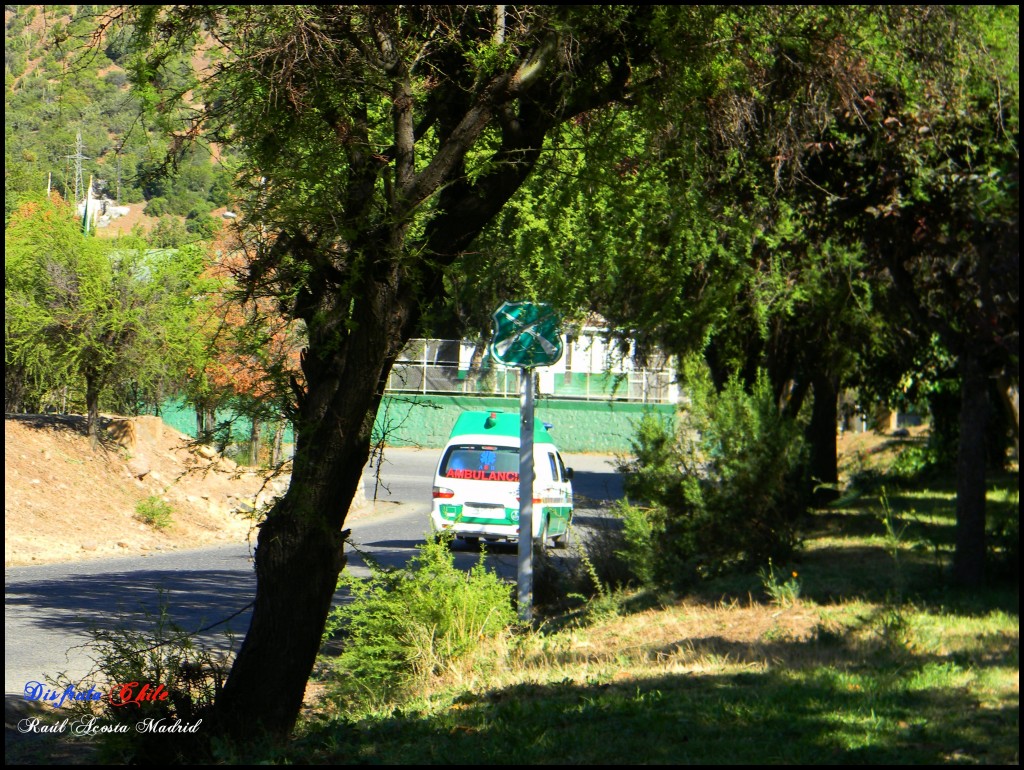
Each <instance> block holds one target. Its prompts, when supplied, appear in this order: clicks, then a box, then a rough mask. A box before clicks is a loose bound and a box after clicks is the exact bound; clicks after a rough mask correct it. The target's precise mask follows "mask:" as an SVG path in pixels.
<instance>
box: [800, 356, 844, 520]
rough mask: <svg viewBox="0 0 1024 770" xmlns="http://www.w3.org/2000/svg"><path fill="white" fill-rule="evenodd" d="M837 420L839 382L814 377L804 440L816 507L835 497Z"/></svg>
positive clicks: (827, 376) (821, 375)
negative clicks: (805, 438) (808, 446)
mask: <svg viewBox="0 0 1024 770" xmlns="http://www.w3.org/2000/svg"><path fill="white" fill-rule="evenodd" d="M838 421H839V380H838V378H836V377H831V376H829V375H827V374H819V375H817V376H816V377H815V378H814V406H813V408H812V411H811V422H810V424H809V425H808V426H807V438H808V443H809V444H810V447H811V478H813V479H814V483H815V485H826V486H827V487H830V488H817V489H815V491H814V499H815V502H816V503H817V504H819V505H821V504H824V503H827V502H831V501H832V500H834V499H835V498H836V497H837V496H838V494H839V493H838V490H837V489H836V485H837V484H838V483H839V464H838V458H837V454H838V453H837V447H836V425H837V424H838Z"/></svg>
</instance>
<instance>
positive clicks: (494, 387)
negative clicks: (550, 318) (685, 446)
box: [387, 336, 679, 404]
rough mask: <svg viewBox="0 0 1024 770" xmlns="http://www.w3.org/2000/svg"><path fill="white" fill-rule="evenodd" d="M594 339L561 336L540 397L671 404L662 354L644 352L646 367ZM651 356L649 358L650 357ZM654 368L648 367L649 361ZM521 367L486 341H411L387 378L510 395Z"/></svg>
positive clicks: (398, 387)
mask: <svg viewBox="0 0 1024 770" xmlns="http://www.w3.org/2000/svg"><path fill="white" fill-rule="evenodd" d="M619 347H621V346H619ZM628 352H629V351H626V353H623V352H621V351H620V350H617V349H616V346H615V345H614V344H608V343H606V342H604V341H603V340H601V339H600V338H598V337H592V336H588V337H580V338H578V339H571V340H566V354H565V355H564V356H563V358H562V360H560V361H559V362H557V363H556V364H554V365H552V366H548V367H540V368H538V369H536V370H535V371H536V372H537V389H538V393H539V394H541V395H547V396H551V397H554V398H570V399H582V400H586V401H602V400H604V401H607V400H616V401H633V402H640V403H652V404H658V403H675V402H676V401H677V400H678V396H679V393H678V388H677V386H676V382H675V372H674V371H673V370H672V368H671V367H670V365H669V362H668V361H667V359H666V358H665V357H664V356H657V357H655V356H648V360H647V364H648V366H644V367H640V366H637V365H636V362H635V358H634V357H632V356H630V355H628ZM652 359H653V360H652ZM652 363H653V364H655V366H653V367H652V366H650V365H651V364H652ZM519 377H520V370H519V369H517V368H508V367H504V366H501V365H500V364H496V363H495V362H494V361H493V360H491V358H490V356H489V355H488V354H487V350H486V345H479V344H474V343H472V342H466V341H460V340H438V339H415V340H410V342H409V344H408V345H406V347H405V349H404V350H403V351H402V353H401V355H400V356H399V358H398V360H397V361H396V362H395V365H394V367H393V368H392V370H391V374H390V376H389V377H388V383H387V390H388V391H389V392H394V393H419V394H423V395H426V394H428V393H439V394H447V395H452V394H464V395H479V396H507V397H515V396H518V394H519Z"/></svg>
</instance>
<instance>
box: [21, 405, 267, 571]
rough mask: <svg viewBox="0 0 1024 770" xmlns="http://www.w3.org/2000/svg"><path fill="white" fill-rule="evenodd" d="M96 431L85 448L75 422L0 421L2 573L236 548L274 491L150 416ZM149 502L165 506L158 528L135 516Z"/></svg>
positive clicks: (44, 418) (79, 421)
mask: <svg viewBox="0 0 1024 770" xmlns="http://www.w3.org/2000/svg"><path fill="white" fill-rule="evenodd" d="M106 425H107V432H106V436H107V440H106V441H105V442H104V445H103V446H102V447H100V448H99V449H98V450H96V451H93V450H92V449H91V448H90V446H89V441H88V438H87V437H86V435H85V419H84V418H83V417H77V416H56V415H18V416H12V415H7V416H6V418H5V421H4V527H5V535H6V537H5V544H4V564H5V566H8V567H9V566H14V565H25V564H43V563H48V562H57V561H71V560H75V559H88V558H99V557H109V556H118V555H129V554H146V553H150V552H153V551H165V550H173V549H177V548H194V547H197V546H203V545H213V544H216V543H228V542H233V543H244V542H245V541H246V538H247V537H248V536H249V534H250V530H251V524H252V522H251V520H250V518H248V517H247V515H246V513H247V512H250V513H251V511H252V510H253V508H254V506H255V505H259V504H262V503H263V502H264V501H265V500H267V499H268V498H269V497H270V495H272V494H273V493H274V492H276V491H280V490H281V489H283V488H284V484H285V480H284V479H277V480H275V481H272V482H270V483H268V482H267V480H266V479H265V478H264V476H263V474H260V473H254V472H251V471H249V470H247V469H242V468H238V467H237V466H235V464H234V463H232V462H231V461H230V460H227V459H225V458H221V457H219V456H217V455H216V454H214V453H213V452H211V451H210V450H208V449H205V448H199V447H195V446H190V445H189V440H188V438H187V437H185V436H182V435H181V434H179V433H176V432H175V431H173V430H171V429H170V428H168V427H167V426H165V425H164V424H163V423H162V422H161V421H160V419H159V418H156V417H136V418H132V419H131V420H110V419H107V420H106ZM129 425H131V426H133V428H129V427H127V426H129ZM132 433H134V439H135V440H134V442H133V441H132ZM265 485H266V486H265ZM153 496H156V497H158V498H160V499H162V500H165V501H166V502H167V503H168V504H169V505H170V506H171V508H172V514H171V524H170V525H169V526H167V527H165V528H162V529H161V528H157V527H154V526H152V525H149V524H146V523H144V522H143V521H142V520H140V518H139V517H138V516H137V515H136V506H137V505H138V504H139V502H140V501H144V500H147V499H150V498H152V497H153Z"/></svg>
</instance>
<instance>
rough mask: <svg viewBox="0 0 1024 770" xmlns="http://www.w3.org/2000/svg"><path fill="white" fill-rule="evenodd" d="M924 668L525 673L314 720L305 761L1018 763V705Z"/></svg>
mask: <svg viewBox="0 0 1024 770" xmlns="http://www.w3.org/2000/svg"><path fill="white" fill-rule="evenodd" d="M912 673H913V672H906V671H905V672H904V674H906V676H904V678H903V679H896V678H895V677H893V676H890V675H889V674H888V673H883V674H882V675H880V676H879V675H876V674H875V673H874V672H872V673H871V674H868V675H863V676H862V675H857V674H850V673H848V672H844V671H841V670H837V669H834V668H817V669H814V670H812V671H795V672H794V671H786V670H771V671H767V672H764V673H739V674H733V675H712V676H694V675H691V674H685V673H681V674H671V675H663V676H658V677H653V678H648V679H630V680H628V681H622V682H615V681H613V682H594V683H588V684H584V685H581V684H576V683H569V682H565V683H556V684H550V685H538V684H521V685H516V686H513V687H508V688H505V689H501V690H493V691H489V692H485V693H479V694H471V695H466V696H463V697H462V698H460V699H458V700H457V701H456V702H455V703H453V704H452V705H451V707H450V708H448V709H446V710H444V711H443V712H440V713H434V714H430V715H425V714H422V713H416V712H412V711H410V712H405V713H403V712H402V711H396V712H395V714H394V715H393V716H392V717H391V718H389V719H385V720H383V721H378V722H361V723H340V724H339V723H335V724H333V725H330V726H323V727H320V728H319V729H314V730H313V731H312V732H311V733H310V734H308V735H307V736H306V737H305V738H304V739H303V740H302V741H300V742H299V743H298V744H297V745H296V746H295V749H296V751H297V752H298V755H297V756H296V759H297V760H298V761H311V762H328V763H332V764H333V763H338V764H342V763H378V762H379V763H382V764H400V763H401V764H404V763H417V764H463V763H466V764H469V763H472V764H552V763H554V764H570V763H572V764H618V763H629V764H646V763H658V764H661V763H669V762H672V763H677V764H682V763H686V764H689V763H700V764H710V763H729V764H734V763H735V764H738V763H744V764H746V763H750V764H778V763H787V764H789V763H793V764H824V763H850V762H853V763H863V764H880V763H913V764H919V763H943V762H949V761H962V762H986V763H987V762H1000V763H1001V762H1013V761H1016V758H1017V741H1018V735H1019V733H1018V718H1019V706H1018V705H1017V704H1009V703H1007V704H1000V705H999V706H997V707H987V708H982V707H981V706H980V705H979V704H978V703H976V702H967V701H966V700H965V698H964V695H963V694H962V692H961V691H960V690H958V689H957V688H954V687H946V686H942V684H936V685H935V686H927V685H926V686H920V685H917V684H914V685H912V684H910V683H911V682H912V681H914V678H913V676H912V675H910V674H912Z"/></svg>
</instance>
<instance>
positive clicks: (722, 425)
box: [622, 371, 807, 584]
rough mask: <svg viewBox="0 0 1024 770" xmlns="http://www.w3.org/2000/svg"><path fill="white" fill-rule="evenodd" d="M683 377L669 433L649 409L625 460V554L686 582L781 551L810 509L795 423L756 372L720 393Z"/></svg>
mask: <svg viewBox="0 0 1024 770" xmlns="http://www.w3.org/2000/svg"><path fill="white" fill-rule="evenodd" d="M688 384H689V385H690V387H691V388H692V390H691V394H690V395H691V403H690V409H689V411H688V412H687V415H686V419H684V420H683V421H682V425H683V427H682V429H681V433H680V435H678V436H672V435H671V434H670V433H669V432H668V431H667V429H666V427H665V426H664V425H661V424H660V423H658V422H657V421H654V420H652V419H651V418H646V419H645V420H644V422H643V423H642V424H641V426H640V428H639V431H638V435H637V438H636V440H635V441H634V453H635V459H633V460H632V461H629V462H626V463H624V464H623V466H622V470H623V471H624V472H625V473H626V474H627V477H626V482H625V486H626V492H627V495H628V496H629V497H630V498H631V499H634V500H644V501H649V502H650V504H651V507H648V508H641V507H638V506H624V507H623V508H622V514H623V516H624V519H625V523H626V542H627V545H626V548H625V551H624V553H625V555H626V558H627V559H628V560H629V561H630V563H631V564H632V565H633V569H634V572H635V573H636V575H637V577H638V578H639V579H642V580H643V581H644V582H648V581H650V580H652V579H653V581H654V582H656V583H669V584H672V583H676V584H686V583H689V582H691V581H693V580H695V579H699V578H705V577H709V576H712V575H715V574H717V573H720V572H722V571H725V570H728V569H730V568H732V567H734V566H738V565H740V564H758V563H761V564H763V563H765V562H766V561H768V560H769V559H772V558H774V559H778V560H784V559H786V558H787V557H789V556H790V555H791V554H792V552H793V550H794V548H795V547H796V545H797V543H798V529H799V525H800V522H801V519H802V517H803V515H804V514H805V512H806V510H807V501H806V486H807V485H806V480H805V478H804V474H805V452H804V448H803V439H802V436H801V430H800V426H799V425H798V424H797V423H796V422H795V421H794V420H792V419H789V418H786V417H784V416H782V415H780V414H779V410H778V407H777V405H776V403H775V401H774V397H773V395H772V391H771V388H770V386H769V384H768V381H767V378H766V377H765V376H764V375H763V374H762V375H760V376H759V377H758V378H757V381H756V383H755V385H754V387H753V388H752V389H751V390H750V391H749V392H748V391H747V390H746V389H745V388H744V386H743V384H742V383H741V382H740V380H739V379H738V378H736V377H733V378H732V379H731V380H730V381H729V382H728V383H727V384H726V386H725V388H724V389H723V390H722V391H721V392H720V393H716V392H715V391H714V389H713V388H712V387H711V385H710V382H709V381H708V380H707V377H706V374H702V373H700V372H698V371H694V372H693V373H692V374H691V377H690V379H689V380H688Z"/></svg>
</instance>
